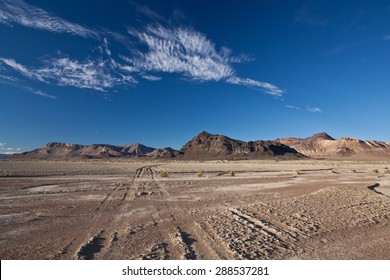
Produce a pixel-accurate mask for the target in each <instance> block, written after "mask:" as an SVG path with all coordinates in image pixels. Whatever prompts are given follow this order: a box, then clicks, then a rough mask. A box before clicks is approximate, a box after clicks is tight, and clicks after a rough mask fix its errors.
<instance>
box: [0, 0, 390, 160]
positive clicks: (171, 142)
mask: <svg viewBox="0 0 390 280" xmlns="http://www.w3.org/2000/svg"><path fill="white" fill-rule="evenodd" d="M221 3H222V2H221V1H203V0H196V1H195V0H193V1H177V0H176V1H173V0H170V1H169V0H166V1H127V0H117V1H109V0H98V1H92V0H86V1H75V0H69V1H47V0H46V1H44V0H34V1H32V0H25V1H21V0H0V38H1V44H0V100H1V106H0V108H1V109H0V153H5V152H7V153H12V152H19V151H26V150H31V149H34V148H37V147H39V146H42V145H44V144H45V143H47V142H51V141H58V142H67V143H79V144H92V143H109V144H114V145H124V144H130V143H136V142H138V143H143V144H145V145H149V146H153V147H163V146H171V147H173V148H180V147H181V145H183V144H184V143H185V142H186V141H187V140H189V139H190V138H192V137H193V136H195V135H196V134H197V133H199V132H201V131H202V130H206V131H209V132H211V133H218V134H224V135H227V136H229V137H232V138H237V139H242V140H247V141H249V140H257V139H275V138H278V137H290V136H292V137H308V136H311V135H312V134H314V133H317V132H321V131H326V132H328V133H329V134H330V135H332V136H333V137H335V138H339V137H343V136H351V137H357V138H361V139H376V140H381V141H390V130H389V125H388V124H389V123H390V113H389V107H390V106H389V105H390V94H389V93H390V79H389V78H390V71H389V70H390V51H389V50H390V1H261V0H259V1H255V0H253V1H245V0H242V1H224V2H223V5H222V4H221Z"/></svg>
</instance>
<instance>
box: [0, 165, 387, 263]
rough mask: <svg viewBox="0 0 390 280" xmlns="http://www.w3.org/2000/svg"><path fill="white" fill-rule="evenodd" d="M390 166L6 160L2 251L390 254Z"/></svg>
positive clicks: (13, 255)
mask: <svg viewBox="0 0 390 280" xmlns="http://www.w3.org/2000/svg"><path fill="white" fill-rule="evenodd" d="M389 168H390V162H385V161H382V162H379V161H377V162H368V161H367V162H365V161H325V160H317V161H314V160H300V161H279V162H278V161H271V160H269V161H208V162H195V161H183V162H179V161H141V160H137V161H130V162H103V161H96V162H56V161H48V162H45V161H36V162H33V161H10V160H3V161H0V258H1V259H390V171H389ZM200 170H202V171H203V173H202V174H200V173H199V174H197V173H198V171H200ZM230 171H233V172H234V175H235V176H231V175H232V174H231V173H230ZM198 175H201V176H198Z"/></svg>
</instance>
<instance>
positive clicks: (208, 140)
mask: <svg viewBox="0 0 390 280" xmlns="http://www.w3.org/2000/svg"><path fill="white" fill-rule="evenodd" d="M180 151H181V152H183V154H184V155H183V158H186V159H261V158H273V157H284V158H302V157H303V156H302V155H301V154H300V153H298V152H297V151H296V150H294V149H293V148H290V147H288V146H286V145H284V144H281V143H278V142H275V141H263V140H257V141H250V142H244V141H240V140H235V139H231V138H229V137H226V136H223V135H216V134H210V133H207V132H205V131H203V132H201V133H200V134H198V135H197V136H195V137H194V138H192V139H191V140H190V141H189V142H187V143H186V144H185V145H184V146H183V147H182V148H181V149H180Z"/></svg>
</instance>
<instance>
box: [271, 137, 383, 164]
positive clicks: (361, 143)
mask: <svg viewBox="0 0 390 280" xmlns="http://www.w3.org/2000/svg"><path fill="white" fill-rule="evenodd" d="M276 141H277V142H279V143H282V144H285V145H288V146H290V147H292V148H294V149H296V150H297V151H299V152H300V153H302V154H304V155H306V156H308V157H313V158H341V157H351V158H359V159H374V158H387V157H390V145H389V143H385V142H380V141H374V140H370V141H367V140H360V139H356V138H350V137H343V138H340V139H338V140H336V139H334V138H332V137H331V136H329V135H328V134H326V133H324V132H323V133H318V134H315V135H313V136H311V137H308V138H304V139H301V138H281V139H276Z"/></svg>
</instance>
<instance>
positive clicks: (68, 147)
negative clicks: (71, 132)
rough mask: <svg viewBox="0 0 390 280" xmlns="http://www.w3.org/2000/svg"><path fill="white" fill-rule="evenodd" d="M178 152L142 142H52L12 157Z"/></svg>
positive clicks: (171, 154)
mask: <svg viewBox="0 0 390 280" xmlns="http://www.w3.org/2000/svg"><path fill="white" fill-rule="evenodd" d="M179 154H180V152H179V151H176V150H173V149H171V148H162V149H155V148H151V147H147V146H144V145H142V144H132V145H129V146H113V145H107V144H93V145H89V146H85V145H78V144H65V143H58V142H52V143H48V144H46V145H45V146H43V147H41V148H39V149H36V150H33V151H30V152H24V153H21V154H15V155H13V156H12V158H35V159H45V158H48V159H66V158H96V159H98V158H134V157H145V158H172V157H174V156H177V155H179Z"/></svg>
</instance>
